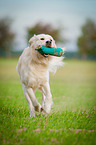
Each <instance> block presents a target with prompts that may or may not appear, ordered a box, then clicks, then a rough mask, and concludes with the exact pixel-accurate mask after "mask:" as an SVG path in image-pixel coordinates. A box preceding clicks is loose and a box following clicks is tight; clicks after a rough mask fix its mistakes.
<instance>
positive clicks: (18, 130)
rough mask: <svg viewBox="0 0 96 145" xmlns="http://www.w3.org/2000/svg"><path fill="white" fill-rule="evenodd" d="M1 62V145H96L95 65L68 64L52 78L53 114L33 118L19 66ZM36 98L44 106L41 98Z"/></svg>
mask: <svg viewBox="0 0 96 145" xmlns="http://www.w3.org/2000/svg"><path fill="white" fill-rule="evenodd" d="M17 61H18V59H0V145H1V144H4V145H5V144H10V145H19V144H20V145H22V144H24V145H51V144H53V145H55V144H57V145H95V144H96V124H95V123H96V62H95V61H82V60H65V62H66V64H65V65H64V67H62V68H60V69H59V70H58V71H57V72H56V74H55V75H52V74H50V86H51V92H52V95H53V106H52V109H51V113H50V114H43V113H40V114H39V113H36V115H35V118H34V117H33V118H30V116H29V108H28V104H27V101H26V99H25V97H24V95H23V91H22V87H21V84H20V80H19V77H18V74H17V72H16V64H17ZM36 97H37V99H38V101H39V102H40V103H41V98H42V94H41V93H40V92H39V91H37V92H36Z"/></svg>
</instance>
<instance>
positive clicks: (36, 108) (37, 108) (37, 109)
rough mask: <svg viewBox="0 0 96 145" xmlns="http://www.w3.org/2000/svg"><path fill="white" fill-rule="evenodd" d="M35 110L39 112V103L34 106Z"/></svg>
mask: <svg viewBox="0 0 96 145" xmlns="http://www.w3.org/2000/svg"><path fill="white" fill-rule="evenodd" d="M34 109H35V111H37V112H41V105H40V104H39V105H37V106H34Z"/></svg>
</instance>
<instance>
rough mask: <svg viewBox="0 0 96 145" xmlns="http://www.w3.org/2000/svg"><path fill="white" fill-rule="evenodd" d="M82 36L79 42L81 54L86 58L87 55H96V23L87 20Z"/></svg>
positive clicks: (82, 28)
mask: <svg viewBox="0 0 96 145" xmlns="http://www.w3.org/2000/svg"><path fill="white" fill-rule="evenodd" d="M81 32H82V34H81V36H80V37H79V38H78V40H77V45H78V48H79V52H80V53H81V54H82V55H83V58H86V55H87V54H89V55H96V23H95V22H93V21H92V20H91V19H88V20H86V22H85V24H84V25H83V26H82V27H81Z"/></svg>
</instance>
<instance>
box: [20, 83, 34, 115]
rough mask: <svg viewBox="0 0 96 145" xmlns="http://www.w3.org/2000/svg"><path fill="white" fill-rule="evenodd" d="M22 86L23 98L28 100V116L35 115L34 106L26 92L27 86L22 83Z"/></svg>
mask: <svg viewBox="0 0 96 145" xmlns="http://www.w3.org/2000/svg"><path fill="white" fill-rule="evenodd" d="M22 87H23V92H24V95H25V98H26V100H27V101H28V105H29V113H30V117H32V116H34V117H35V112H34V106H33V104H32V101H31V98H30V96H29V94H28V91H27V88H26V87H25V86H24V85H22Z"/></svg>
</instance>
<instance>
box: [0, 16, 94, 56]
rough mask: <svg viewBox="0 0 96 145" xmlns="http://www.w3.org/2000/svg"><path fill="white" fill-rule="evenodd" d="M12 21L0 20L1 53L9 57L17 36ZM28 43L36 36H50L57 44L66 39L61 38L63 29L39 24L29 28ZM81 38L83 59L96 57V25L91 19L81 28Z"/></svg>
mask: <svg viewBox="0 0 96 145" xmlns="http://www.w3.org/2000/svg"><path fill="white" fill-rule="evenodd" d="M11 25H12V20H11V19H9V18H4V19H0V53H1V52H2V51H5V52H6V54H7V56H10V51H11V50H12V48H13V46H14V40H15V34H14V32H13V31H12V30H11ZM26 31H27V36H26V39H27V42H28V40H29V39H30V38H31V37H32V36H33V35H34V34H41V33H45V34H49V35H51V36H52V37H53V38H54V39H55V41H56V42H62V43H64V42H66V39H65V38H62V37H61V31H62V28H61V27H59V28H57V29H56V28H54V27H52V25H51V24H45V25H44V24H43V23H40V22H39V23H37V24H36V25H35V26H33V27H30V28H27V30H26ZM81 32H82V33H81V36H79V37H78V38H77V45H78V50H79V52H80V53H81V54H82V56H83V58H85V57H86V55H95V56H96V23H95V22H94V21H92V20H90V19H88V20H86V22H85V24H84V25H83V26H82V27H81Z"/></svg>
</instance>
